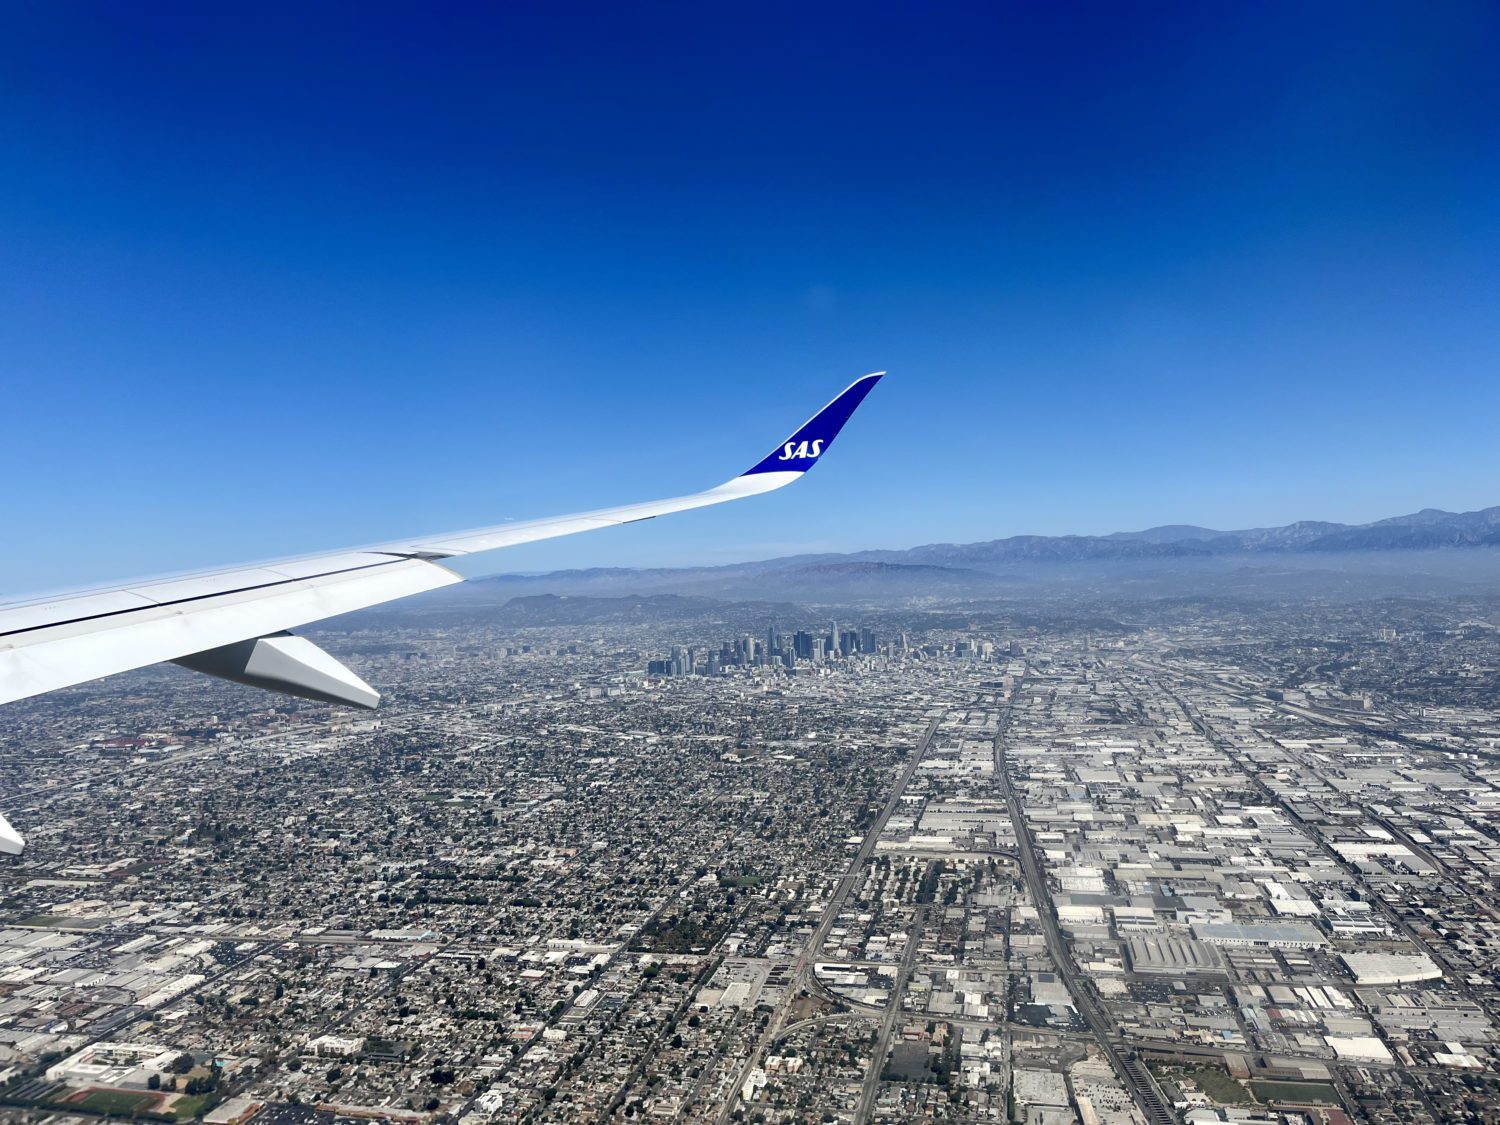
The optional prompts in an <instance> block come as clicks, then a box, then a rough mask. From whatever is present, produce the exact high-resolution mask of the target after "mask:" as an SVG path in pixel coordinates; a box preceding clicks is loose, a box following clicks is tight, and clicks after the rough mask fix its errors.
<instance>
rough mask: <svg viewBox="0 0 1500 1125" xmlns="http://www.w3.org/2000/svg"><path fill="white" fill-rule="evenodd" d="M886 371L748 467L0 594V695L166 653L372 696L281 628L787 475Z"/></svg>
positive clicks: (223, 671)
mask: <svg viewBox="0 0 1500 1125" xmlns="http://www.w3.org/2000/svg"><path fill="white" fill-rule="evenodd" d="M884 374H885V373H884V372H876V373H875V374H873V375H866V376H864V377H863V378H860V379H856V380H855V381H854V382H853V383H852V384H850V385H849V387H847V388H846V389H845V390H844V391H843V393H841V394H840V395H839V396H838V397H837V398H835V399H834V400H833V401H832V402H830V403H829V404H828V405H827V406H825V407H824V408H823V409H822V410H820V411H818V412H817V413H816V414H815V415H813V416H812V418H810V419H809V420H808V421H807V422H806V423H805V424H804V425H803V426H802V427H801V428H800V429H798V430H797V431H796V432H795V433H793V434H792V436H791V437H789V438H788V439H787V440H786V441H784V442H782V443H781V444H780V445H778V446H777V447H776V448H775V449H773V450H772V451H771V452H770V453H769V454H767V455H766V457H765V458H763V459H762V460H761V461H759V462H758V463H756V465H755V466H754V467H752V468H751V469H749V470H747V471H746V472H744V473H742V474H740V475H739V476H737V477H735V478H733V479H732V480H728V481H725V482H724V483H723V484H721V485H718V486H717V487H715V488H710V489H708V490H707V491H706V492H695V493H693V494H692V495H690V496H677V497H673V498H671V499H667V500H648V501H646V502H644V503H639V504H626V505H624V506H623V507H618V508H602V509H600V510H599V511H594V512H580V513H577V514H575V515H568V516H554V517H552V518H550V519H539V520H527V521H524V522H519V523H505V524H500V525H499V526H496V527H484V528H478V529H476V530H472V531H459V532H453V533H451V534H448V535H428V536H423V537H420V538H416V539H407V540H399V541H397V542H394V543H381V544H377V545H376V546H372V547H360V548H355V549H352V550H347V551H337V552H334V553H331V554H324V555H308V556H305V557H301V558H295V559H287V560H283V561H280V562H269V563H260V564H257V565H254V566H245V567H236V568H233V569H227V570H213V571H204V572H201V573H196V574H189V575H181V576H178V577H174V578H166V579H157V580H152V581H145V582H136V583H131V584H128V585H121V586H109V587H102V588H99V589H93V590H83V591H78V592H72V593H68V594H63V595H56V596H52V597H47V598H39V599H32V600H23V601H15V602H7V603H0V704H4V703H10V702H14V701H15V700H18V699H25V698H27V697H28V696H33V695H40V694H42V693H43V692H48V691H53V690H55V689H57V688H62V687H68V686H70V685H72V684H79V683H83V682H85V681H87V680H95V679H98V678H100V677H101V676H109V675H113V674H114V673H116V672H124V671H127V670H129V669H131V668H142V667H145V666H146V665H148V664H157V663H160V662H161V661H165V660H171V661H175V662H176V663H178V664H181V665H183V666H185V667H188V668H192V669H194V670H195V671H200V672H206V673H208V674H209V675H214V676H219V677H222V678H224V679H230V680H235V681H237V682H240V683H247V684H251V685H254V686H256V687H262V688H267V689H269V690H272V691H281V692H285V693H287V694H290V695H298V696H303V697H305V698H310V699H317V700H322V701H325V702H333V703H347V704H353V705H355V706H361V707H374V706H375V705H376V704H377V703H378V702H379V700H380V695H379V693H378V692H376V691H375V690H374V689H373V688H371V687H370V686H369V685H368V684H366V683H365V682H364V681H363V680H361V679H360V678H359V677H358V676H356V675H355V674H354V673H353V672H351V671H350V670H349V669H348V668H345V667H344V666H343V665H341V664H340V663H339V662H338V661H336V660H335V659H334V658H333V657H331V656H329V655H328V654H327V653H325V652H323V651H322V650H321V649H319V648H317V647H316V646H315V645H314V644H313V643H312V642H311V641H309V640H307V639H306V638H304V637H297V636H293V635H292V634H290V633H288V632H287V630H289V629H292V628H295V627H296V626H299V625H306V624H308V623H309V622H312V621H321V620H322V619H324V618H326V617H335V616H337V615H338V614H341V613H348V612H350V611H351V610H356V609H364V608H366V607H367V606H372V605H378V604H380V603H381V602H388V601H393V600H394V599H396V598H403V597H406V596H407V595H409V594H417V593H421V592H423V591H424V590H435V589H437V588H438V587H440V586H448V585H452V584H453V583H456V582H461V581H463V579H462V577H461V576H460V575H458V574H455V573H454V572H453V571H451V570H449V569H447V568H446V567H444V566H442V565H440V560H442V559H449V558H455V557H458V556H460V555H471V554H475V553H477V552H480V551H493V550H497V549H499V548H501V547H511V546H514V545H516V544H518V543H531V542H535V541H536V540H539V539H552V538H555V537H557V536H560V535H573V534H576V533H577V532H580V531H593V530H594V529H596V528H601V527H615V526H617V525H619V524H626V523H635V522H637V521H638V520H647V519H652V518H654V517H656V516H664V515H669V514H671V513H673V512H685V511H687V510H689V509H690V508H703V507H707V506H708V505H710V504H722V503H725V502H726V501H729V500H739V499H743V498H744V497H747V496H756V495H759V494H760V493H762V492H771V491H773V490H775V489H778V488H782V487H784V486H786V485H788V484H791V483H792V481H794V480H796V479H797V478H798V477H800V476H801V475H802V474H803V473H805V472H807V470H808V469H810V468H812V467H813V465H815V464H816V463H817V462H818V459H819V458H820V457H822V456H823V454H824V453H826V452H827V450H828V446H829V445H830V444H831V443H832V441H833V439H834V437H835V436H836V435H837V434H838V432H839V430H840V429H842V428H843V425H844V423H845V422H847V421H848V420H849V416H850V415H851V414H853V413H854V409H855V407H857V406H858V405H859V404H860V402H862V401H863V400H864V397H865V395H867V394H869V393H870V391H871V389H872V388H873V387H874V386H875V384H876V383H877V382H879V380H880V378H881V376H882V375H884ZM20 850H21V840H20V837H19V836H17V835H16V834H15V832H14V831H13V830H12V829H11V828H10V826H9V825H8V824H6V823H5V821H4V819H3V818H0V852H9V853H11V854H14V853H16V852H19V851H20Z"/></svg>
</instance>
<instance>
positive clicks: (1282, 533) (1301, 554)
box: [478, 507, 1500, 608]
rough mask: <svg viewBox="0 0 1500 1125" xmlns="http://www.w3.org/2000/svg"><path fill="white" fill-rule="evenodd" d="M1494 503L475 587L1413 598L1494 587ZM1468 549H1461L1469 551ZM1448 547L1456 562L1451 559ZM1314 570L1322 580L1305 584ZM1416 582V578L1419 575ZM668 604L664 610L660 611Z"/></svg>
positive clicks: (715, 595)
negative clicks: (1049, 589) (1055, 589)
mask: <svg viewBox="0 0 1500 1125" xmlns="http://www.w3.org/2000/svg"><path fill="white" fill-rule="evenodd" d="M1496 547H1500V507H1493V508H1485V509H1483V510H1482V511H1478V512H1457V513H1455V512H1444V511H1439V510H1437V509H1434V508H1428V509H1424V510H1423V511H1420V512H1414V513H1412V514H1411V515H1406V516H1395V517H1392V518H1390V519H1383V520H1376V521H1375V522H1373V523H1367V524H1341V523H1330V522H1327V521H1322V520H1301V521H1298V522H1296V523H1290V524H1287V525H1285V526H1284V527H1259V528H1247V529H1243V530H1239V531H1218V530H1215V529H1213V528H1208V527H1198V526H1195V525H1191V524H1173V525H1168V526H1163V527H1153V528H1147V529H1146V530H1144V531H1126V532H1115V533H1114V534H1111V535H1055V536H1054V535H1014V536H1010V537H1008V538H1005V539H990V540H985V541H982V542H978V543H929V544H925V545H923V546H920V547H911V548H906V549H902V550H868V551H856V552H852V553H849V554H822V555H794V556H788V557H783V558H773V559H766V560H763V561H759V562H748V563H735V564H731V565H727V566H714V567H683V568H670V569H667V568H662V569H646V570H629V569H621V568H600V569H594V570H574V571H557V572H554V573H551V574H545V575H516V574H508V575H496V576H494V577H491V578H486V579H480V580H478V582H479V583H480V584H482V585H485V586H487V587H488V588H489V589H490V592H491V594H492V595H495V596H524V595H527V594H534V593H542V592H547V593H568V594H570V595H574V596H577V595H590V594H594V595H598V596H600V597H617V596H619V595H620V594H625V593H629V594H635V595H645V594H648V593H652V592H661V591H671V592H672V593H675V594H682V595H691V596H696V597H704V598H711V599H739V600H765V599H772V600H778V601H779V600H788V601H799V602H811V603H820V602H823V603H829V602H837V601H851V602H860V601H875V600H882V599H888V598H895V599H943V598H952V597H955V596H964V597H975V598H984V597H1003V596H1006V595H1008V594H1014V593H1019V592H1021V591H1022V590H1025V589H1035V588H1037V587H1038V586H1057V585H1071V586H1074V587H1076V588H1079V589H1084V588H1097V589H1104V588H1120V587H1122V586H1126V587H1129V588H1130V589H1131V590H1135V591H1138V592H1140V593H1141V594H1142V596H1162V594H1164V593H1169V592H1171V591H1172V588H1173V584H1174V583H1176V582H1178V581H1180V580H1182V579H1183V577H1184V576H1186V577H1187V578H1188V579H1190V580H1191V582H1192V583H1193V585H1194V588H1195V589H1198V590H1227V589H1234V590H1236V591H1244V590H1247V589H1249V590H1261V591H1264V592H1267V593H1269V592H1272V591H1273V590H1275V589H1283V590H1284V589H1288V588H1290V587H1292V586H1295V587H1296V588H1298V589H1299V590H1303V591H1304V592H1305V591H1307V590H1309V589H1313V588H1326V589H1328V590H1329V591H1330V592H1332V593H1334V594H1336V595H1339V594H1343V593H1347V591H1348V590H1349V589H1351V588H1352V587H1354V586H1356V585H1360V581H1361V580H1357V579H1355V578H1353V577H1351V576H1353V575H1355V574H1363V575H1365V576H1366V578H1367V579H1368V581H1363V586H1362V587H1361V588H1363V589H1367V590H1372V591H1373V590H1375V589H1377V588H1378V589H1379V590H1383V591H1385V592H1387V593H1396V592H1405V591H1411V592H1416V591H1418V590H1420V589H1430V590H1437V589H1446V590H1450V591H1451V590H1456V589H1458V588H1462V587H1466V586H1473V585H1474V584H1475V583H1489V582H1493V581H1494V580H1495V577H1496V575H1497V571H1500V551H1486V550H1483V548H1496ZM1464 549H1467V554H1465V553H1464ZM1449 553H1451V555H1452V557H1446V556H1447V555H1448V554H1449ZM1315 574H1322V575H1324V576H1326V578H1327V580H1326V581H1324V580H1319V579H1310V578H1309V576H1310V575H1315ZM1414 580H1415V581H1414ZM663 608H664V607H663Z"/></svg>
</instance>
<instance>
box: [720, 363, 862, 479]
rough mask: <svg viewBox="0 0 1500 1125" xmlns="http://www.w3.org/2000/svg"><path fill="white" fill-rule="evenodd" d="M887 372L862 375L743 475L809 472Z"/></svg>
mask: <svg viewBox="0 0 1500 1125" xmlns="http://www.w3.org/2000/svg"><path fill="white" fill-rule="evenodd" d="M885 374H886V373H885V372H884V371H872V372H870V373H869V374H868V375H861V376H860V377H859V378H858V379H856V380H854V382H852V383H850V384H849V385H848V386H847V387H845V388H844V389H843V390H842V391H840V392H839V393H838V394H837V395H835V396H834V397H833V400H832V401H831V402H829V403H828V405H827V406H825V407H823V409H822V410H820V411H818V412H817V413H816V414H814V415H813V416H812V417H811V418H809V419H808V420H807V421H806V422H804V423H802V425H801V426H799V427H798V428H797V430H796V431H795V432H793V434H792V436H791V437H789V438H787V439H786V440H785V441H784V442H782V443H781V444H780V445H779V446H777V447H776V448H775V449H773V450H772V451H771V452H770V453H769V454H768V455H767V456H766V457H764V458H762V459H761V460H760V461H759V462H757V463H756V465H755V466H754V467H753V468H750V469H748V470H746V471H745V472H744V473H742V474H741V475H742V476H747V477H748V476H753V475H756V474H759V473H792V474H800V473H805V472H807V470H808V469H811V468H812V467H813V466H814V465H816V464H817V463H818V459H819V458H820V457H822V456H823V454H824V453H826V452H827V451H828V447H829V446H830V445H832V444H833V439H834V438H836V437H837V436H838V434H839V431H840V430H842V429H843V428H844V424H845V423H846V422H848V421H849V419H850V418H851V417H853V415H854V411H855V410H856V409H858V408H859V404H860V403H862V402H863V401H864V400H865V396H866V395H867V394H869V393H870V392H871V391H872V390H874V388H875V384H876V383H878V382H879V381H880V380H881V379H883V378H884V377H885Z"/></svg>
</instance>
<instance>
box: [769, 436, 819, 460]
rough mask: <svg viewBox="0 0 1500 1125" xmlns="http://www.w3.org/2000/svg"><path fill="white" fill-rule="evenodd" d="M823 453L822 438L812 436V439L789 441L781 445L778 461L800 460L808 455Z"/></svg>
mask: <svg viewBox="0 0 1500 1125" xmlns="http://www.w3.org/2000/svg"><path fill="white" fill-rule="evenodd" d="M822 455H823V439H822V438H814V439H813V440H812V441H789V442H787V443H786V444H785V445H783V446H782V447H781V456H780V457H778V458H776V460H778V461H801V460H804V459H806V458H808V457H821V456H822Z"/></svg>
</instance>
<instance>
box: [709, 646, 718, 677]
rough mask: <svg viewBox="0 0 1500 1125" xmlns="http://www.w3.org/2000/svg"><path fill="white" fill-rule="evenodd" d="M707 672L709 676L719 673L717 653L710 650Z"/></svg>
mask: <svg viewBox="0 0 1500 1125" xmlns="http://www.w3.org/2000/svg"><path fill="white" fill-rule="evenodd" d="M708 674H709V675H710V676H717V675H718V674H719V654H718V653H717V652H710V653H709V654H708Z"/></svg>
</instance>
